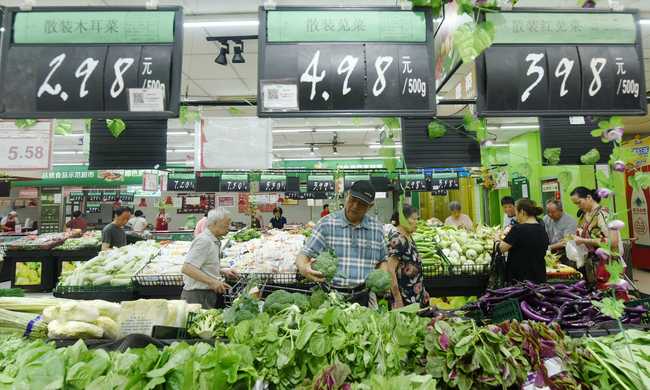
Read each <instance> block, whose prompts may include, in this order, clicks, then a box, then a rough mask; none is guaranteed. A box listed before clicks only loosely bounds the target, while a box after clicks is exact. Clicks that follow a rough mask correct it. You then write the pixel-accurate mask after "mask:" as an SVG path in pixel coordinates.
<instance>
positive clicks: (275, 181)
mask: <svg viewBox="0 0 650 390" xmlns="http://www.w3.org/2000/svg"><path fill="white" fill-rule="evenodd" d="M286 190H287V177H286V176H285V175H262V176H261V177H260V192H284V191H286Z"/></svg>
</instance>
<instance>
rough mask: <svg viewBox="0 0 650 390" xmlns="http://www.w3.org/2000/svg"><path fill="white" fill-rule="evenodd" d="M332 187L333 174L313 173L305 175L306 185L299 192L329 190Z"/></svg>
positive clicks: (332, 188) (331, 189) (332, 189)
mask: <svg viewBox="0 0 650 390" xmlns="http://www.w3.org/2000/svg"><path fill="white" fill-rule="evenodd" d="M334 188H335V187H334V176H331V175H330V176H327V175H314V176H307V186H306V188H305V190H304V191H303V190H302V188H301V192H331V191H334Z"/></svg>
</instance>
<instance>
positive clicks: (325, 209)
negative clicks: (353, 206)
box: [320, 204, 330, 218]
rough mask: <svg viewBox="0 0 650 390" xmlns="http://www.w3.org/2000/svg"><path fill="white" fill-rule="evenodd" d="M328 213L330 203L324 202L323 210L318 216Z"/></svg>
mask: <svg viewBox="0 0 650 390" xmlns="http://www.w3.org/2000/svg"><path fill="white" fill-rule="evenodd" d="M329 214H330V205H328V204H326V205H324V206H323V211H321V212H320V217H321V218H323V217H325V216H327V215H329Z"/></svg>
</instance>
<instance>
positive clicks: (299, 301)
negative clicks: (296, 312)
mask: <svg viewBox="0 0 650 390" xmlns="http://www.w3.org/2000/svg"><path fill="white" fill-rule="evenodd" d="M292 305H295V306H297V307H298V308H299V309H300V311H305V310H307V309H309V306H310V305H309V300H308V299H307V297H306V296H305V295H304V294H300V293H290V292H287V291H285V290H276V291H274V292H272V293H271V294H270V295H269V296H268V297H266V299H265V300H264V308H263V309H264V312H265V313H269V314H276V313H279V312H281V311H282V310H284V309H286V308H287V307H289V306H292Z"/></svg>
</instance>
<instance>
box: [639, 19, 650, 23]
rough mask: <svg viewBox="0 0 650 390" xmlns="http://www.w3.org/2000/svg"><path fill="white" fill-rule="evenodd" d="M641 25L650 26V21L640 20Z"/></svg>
mask: <svg viewBox="0 0 650 390" xmlns="http://www.w3.org/2000/svg"><path fill="white" fill-rule="evenodd" d="M639 24H650V19H641V20H639Z"/></svg>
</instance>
